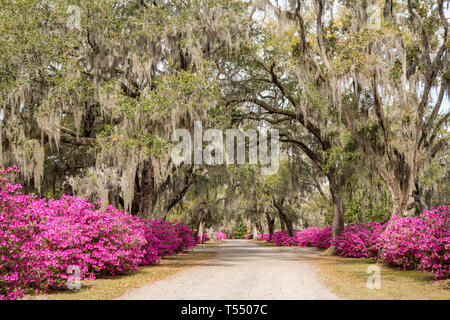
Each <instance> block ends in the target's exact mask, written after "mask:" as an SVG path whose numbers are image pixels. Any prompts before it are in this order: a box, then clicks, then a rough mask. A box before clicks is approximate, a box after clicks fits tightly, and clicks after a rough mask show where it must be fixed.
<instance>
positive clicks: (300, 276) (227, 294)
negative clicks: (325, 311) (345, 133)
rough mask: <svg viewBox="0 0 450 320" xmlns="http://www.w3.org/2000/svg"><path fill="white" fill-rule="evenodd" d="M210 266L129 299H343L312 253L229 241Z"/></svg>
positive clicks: (130, 295)
mask: <svg viewBox="0 0 450 320" xmlns="http://www.w3.org/2000/svg"><path fill="white" fill-rule="evenodd" d="M195 250H207V251H211V250H212V251H215V252H217V255H215V257H214V258H212V259H210V260H207V261H206V262H205V264H202V265H199V266H195V267H192V268H189V269H186V270H184V271H182V272H180V273H178V274H175V275H174V276H172V277H170V278H168V279H165V280H162V281H158V282H155V283H153V284H150V285H147V286H144V287H142V288H139V289H136V290H134V291H131V292H129V293H127V294H126V295H124V296H122V297H120V298H119V299H133V300H161V299H164V300H171V299H179V300H186V299H189V300H197V299H205V300H209V299H217V300H234V299H236V300H241V299H242V300H248V299H252V300H253V299H255V300H256V299H268V300H281V299H283V300H290V299H308V300H309V299H337V297H336V296H335V295H334V294H333V293H332V292H330V291H329V290H328V289H327V288H326V287H324V286H323V285H322V284H320V283H319V281H318V280H317V278H316V275H315V268H314V266H313V263H312V262H311V261H309V260H310V259H309V258H308V257H307V256H306V255H305V254H308V253H312V252H313V249H310V248H284V249H283V248H277V247H268V246H262V245H258V244H257V243H255V242H251V241H247V240H225V241H224V243H223V244H221V245H220V246H218V247H217V248H215V249H195Z"/></svg>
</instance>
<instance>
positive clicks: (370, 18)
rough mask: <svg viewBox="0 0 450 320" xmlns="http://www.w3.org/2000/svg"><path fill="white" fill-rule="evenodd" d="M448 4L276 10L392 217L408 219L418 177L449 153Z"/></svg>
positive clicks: (342, 4)
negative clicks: (384, 191)
mask: <svg viewBox="0 0 450 320" xmlns="http://www.w3.org/2000/svg"><path fill="white" fill-rule="evenodd" d="M448 4H449V1H444V0H438V1H414V0H408V1H326V0H314V1H306V2H305V1H290V2H289V5H288V8H287V9H286V10H284V11H282V10H278V15H279V16H282V17H285V19H286V20H288V21H293V22H295V24H296V28H297V33H296V34H297V36H298V38H299V42H298V51H297V52H298V57H299V61H300V63H301V65H303V66H304V67H306V68H308V66H310V68H311V69H312V70H313V72H315V74H316V77H315V83H314V84H313V86H315V87H316V88H320V93H321V96H322V99H325V100H327V101H329V102H330V103H332V104H333V107H334V108H336V110H337V112H338V115H339V117H340V118H342V122H343V123H344V124H345V126H346V127H347V128H348V130H349V131H350V132H351V134H352V136H353V138H354V139H355V140H356V142H357V144H358V146H359V148H360V149H361V150H362V151H363V152H364V156H365V158H366V159H367V161H368V162H369V163H370V165H371V166H372V167H373V168H374V169H375V170H376V171H377V173H378V174H379V175H380V177H381V178H382V179H383V181H384V182H385V183H386V185H387V187H388V189H389V191H390V194H391V197H392V202H393V209H392V214H393V215H408V214H412V213H413V212H414V195H413V191H414V187H415V183H416V182H417V178H418V177H419V176H420V175H421V173H422V172H423V170H424V169H425V168H426V167H427V164H428V163H430V162H431V161H432V159H433V158H435V157H436V156H437V155H438V153H439V152H440V151H442V150H445V148H446V147H447V146H448V130H446V129H445V126H446V124H447V121H448V118H449V115H450V111H449V110H448V107H447V108H445V106H448V105H449V102H448V101H449V100H448V90H449V88H450V86H449V84H450V82H449V65H450V59H449V56H448V46H449V40H448V33H449V30H448V17H446V13H445V11H444V7H447V8H448ZM447 16H448V12H447ZM303 70H304V69H303ZM302 76H303V75H302Z"/></svg>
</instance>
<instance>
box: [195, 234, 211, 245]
mask: <svg viewBox="0 0 450 320" xmlns="http://www.w3.org/2000/svg"><path fill="white" fill-rule="evenodd" d="M209 239H210V238H209V235H208V232H206V231H205V232H204V233H203V235H197V243H205V242H206V241H208V240H209Z"/></svg>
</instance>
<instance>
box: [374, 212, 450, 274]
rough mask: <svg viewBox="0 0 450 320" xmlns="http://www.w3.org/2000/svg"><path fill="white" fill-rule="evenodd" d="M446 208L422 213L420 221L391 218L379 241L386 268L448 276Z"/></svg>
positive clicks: (449, 242) (449, 233)
mask: <svg viewBox="0 0 450 320" xmlns="http://www.w3.org/2000/svg"><path fill="white" fill-rule="evenodd" d="M449 212H450V206H440V207H438V208H432V209H431V210H425V211H424V212H423V213H422V214H421V215H420V217H407V218H401V217H398V216H395V217H392V218H391V220H390V221H389V224H388V226H387V228H386V230H385V231H384V232H383V233H382V234H381V236H380V238H379V243H378V246H379V248H380V250H381V259H382V260H383V261H384V262H385V263H386V264H388V265H392V266H399V267H403V268H404V269H416V270H420V271H428V272H433V273H434V274H435V276H436V278H437V279H445V278H448V277H449V276H450V269H449V264H450V263H449V262H450V261H449V259H450V231H449V230H450V228H449V227H450V217H449V215H450V214H449Z"/></svg>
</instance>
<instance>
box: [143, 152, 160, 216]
mask: <svg viewBox="0 0 450 320" xmlns="http://www.w3.org/2000/svg"><path fill="white" fill-rule="evenodd" d="M141 181H142V182H141V197H140V198H141V199H140V203H139V216H140V217H142V218H144V219H150V218H151V217H152V213H153V206H154V201H155V199H156V198H155V172H154V168H153V162H152V158H151V157H150V156H149V157H148V159H147V160H145V161H144V164H143V168H142V178H141Z"/></svg>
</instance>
